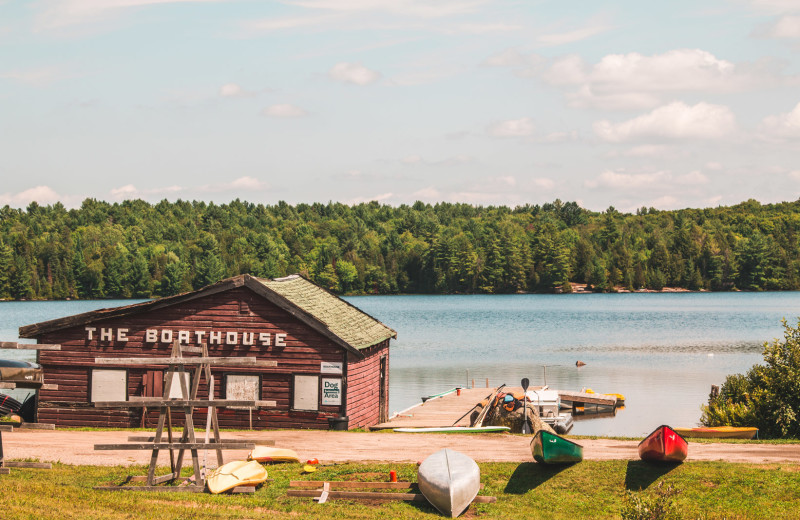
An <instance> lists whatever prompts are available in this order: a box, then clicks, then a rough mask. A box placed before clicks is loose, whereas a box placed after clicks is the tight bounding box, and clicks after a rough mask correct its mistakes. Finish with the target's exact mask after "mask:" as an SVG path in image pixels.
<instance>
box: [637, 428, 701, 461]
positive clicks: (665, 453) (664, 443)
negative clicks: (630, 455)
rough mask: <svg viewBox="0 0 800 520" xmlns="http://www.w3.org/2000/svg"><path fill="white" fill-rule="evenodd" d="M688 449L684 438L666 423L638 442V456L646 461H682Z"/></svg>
mask: <svg viewBox="0 0 800 520" xmlns="http://www.w3.org/2000/svg"><path fill="white" fill-rule="evenodd" d="M688 451H689V445H688V444H687V443H686V439H684V438H683V437H681V436H680V435H678V434H677V433H675V430H673V429H672V428H670V427H669V426H666V425H663V426H659V427H658V428H656V429H655V430H654V431H653V433H651V434H650V435H648V436H647V437H646V438H645V439H644V440H643V441H642V442H640V443H639V457H640V458H641V459H642V460H646V461H648V462H682V461H683V459H685V458H686V454H687V453H688Z"/></svg>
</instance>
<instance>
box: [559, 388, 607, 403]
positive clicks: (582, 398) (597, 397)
mask: <svg viewBox="0 0 800 520" xmlns="http://www.w3.org/2000/svg"><path fill="white" fill-rule="evenodd" d="M558 396H559V397H560V398H561V400H562V401H566V402H570V403H586V404H600V405H604V406H616V405H617V398H616V396H613V395H605V394H587V393H585V392H568V391H565V390H558Z"/></svg>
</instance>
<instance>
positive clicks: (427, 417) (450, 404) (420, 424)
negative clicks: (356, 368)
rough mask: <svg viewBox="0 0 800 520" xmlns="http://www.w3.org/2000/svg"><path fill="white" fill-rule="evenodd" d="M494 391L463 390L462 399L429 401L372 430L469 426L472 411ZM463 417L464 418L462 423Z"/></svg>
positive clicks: (447, 397) (449, 397)
mask: <svg viewBox="0 0 800 520" xmlns="http://www.w3.org/2000/svg"><path fill="white" fill-rule="evenodd" d="M494 390H495V389H494V388H462V389H461V395H458V394H457V392H451V393H449V394H446V395H443V396H441V397H436V398H432V399H428V400H427V401H425V402H424V403H420V404H418V405H416V406H412V407H411V408H408V409H406V410H403V411H402V412H399V413H397V414H396V415H394V416H392V417H390V418H389V420H388V421H386V422H383V423H380V424H376V425H374V426H370V429H371V430H386V429H392V428H443V427H447V426H469V416H470V411H471V410H472V409H473V408H475V407H476V406H477V405H478V404H479V403H480V402H481V401H482V400H483V399H486V398H488V397H489V395H490V394H491V393H492V392H494ZM461 416H463V418H462V419H460V420H459V417H461Z"/></svg>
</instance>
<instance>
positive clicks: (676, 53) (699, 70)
mask: <svg viewBox="0 0 800 520" xmlns="http://www.w3.org/2000/svg"><path fill="white" fill-rule="evenodd" d="M484 65H491V66H504V67H509V68H512V69H514V71H515V74H517V75H518V76H538V77H540V78H541V79H542V80H543V81H545V82H546V83H548V84H550V85H552V86H555V87H559V88H562V89H565V90H566V92H565V95H566V98H567V101H568V104H569V105H570V106H571V107H573V108H599V109H603V110H630V109H646V108H653V107H656V106H658V105H659V104H662V103H664V102H665V101H666V100H667V99H668V97H674V93H676V92H699V93H727V92H741V91H746V90H752V89H754V88H757V87H764V86H776V85H786V84H796V83H798V77H797V76H788V75H785V74H783V73H781V71H780V70H778V68H777V67H778V65H776V63H775V62H774V61H770V60H766V59H765V60H762V61H759V62H756V63H739V64H736V63H733V62H730V61H728V60H724V59H720V58H717V57H716V56H714V55H713V54H711V53H710V52H707V51H704V50H701V49H674V50H670V51H667V52H665V53H663V54H654V55H650V56H647V55H643V54H640V53H636V52H631V53H628V54H609V55H606V56H604V57H603V58H601V59H600V61H598V62H597V63H594V64H591V63H587V62H586V61H585V60H584V59H583V58H582V57H581V56H578V55H575V54H571V55H566V56H562V57H559V58H555V59H552V60H546V59H545V58H543V57H541V56H539V55H537V54H523V53H521V52H519V51H518V50H515V49H509V50H506V51H503V52H502V53H500V54H497V55H495V56H492V57H490V58H488V59H487V60H486V61H485V62H484Z"/></svg>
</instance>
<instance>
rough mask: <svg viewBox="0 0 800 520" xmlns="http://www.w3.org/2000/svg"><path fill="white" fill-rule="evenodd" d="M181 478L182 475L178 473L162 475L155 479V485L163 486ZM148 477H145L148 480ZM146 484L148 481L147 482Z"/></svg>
mask: <svg viewBox="0 0 800 520" xmlns="http://www.w3.org/2000/svg"><path fill="white" fill-rule="evenodd" d="M178 477H180V475H178V474H176V473H167V474H166V475H161V476H160V477H153V485H157V484H163V483H164V482H169V481H171V480H175V479H176V478H178ZM146 478H147V477H145V479H146ZM145 482H146V480H145Z"/></svg>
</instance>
